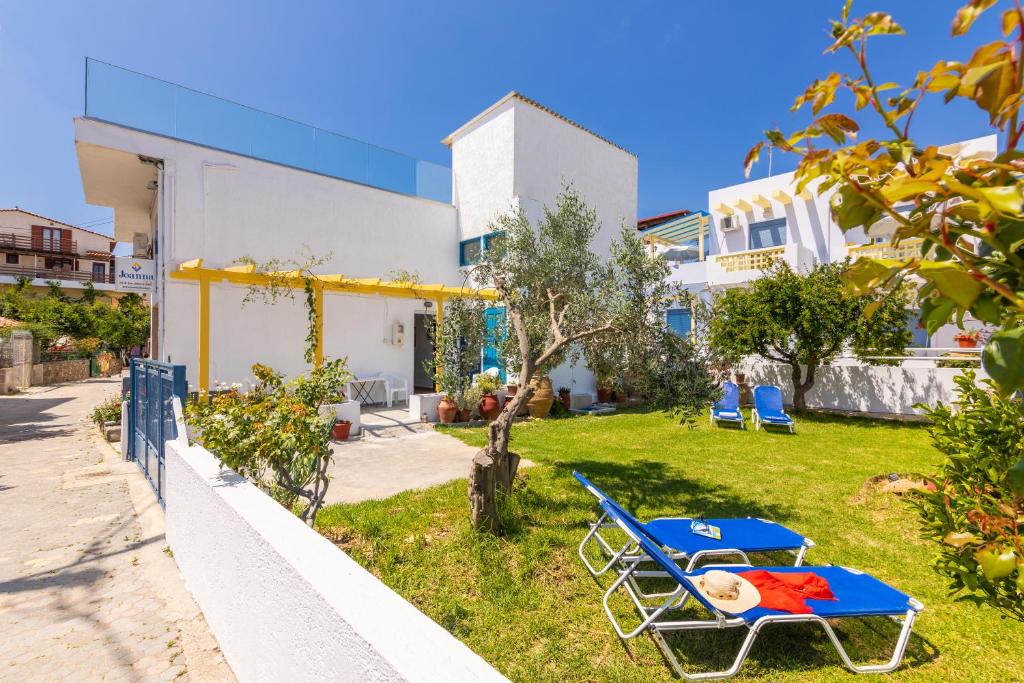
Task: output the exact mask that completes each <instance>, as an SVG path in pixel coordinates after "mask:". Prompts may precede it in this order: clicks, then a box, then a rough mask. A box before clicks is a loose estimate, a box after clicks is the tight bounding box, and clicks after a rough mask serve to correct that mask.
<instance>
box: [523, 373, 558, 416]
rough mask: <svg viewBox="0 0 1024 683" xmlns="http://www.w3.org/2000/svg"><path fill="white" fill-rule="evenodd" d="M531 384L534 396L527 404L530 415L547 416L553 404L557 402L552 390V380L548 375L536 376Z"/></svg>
mask: <svg viewBox="0 0 1024 683" xmlns="http://www.w3.org/2000/svg"><path fill="white" fill-rule="evenodd" d="M530 386H532V387H533V396H531V397H530V400H529V401H528V402H527V404H526V408H527V410H529V411H530V417H547V416H548V413H550V412H551V404H552V403H554V402H555V394H554V392H553V391H552V390H551V380H550V379H548V378H547V377H535V378H534V379H533V381H532V382H530Z"/></svg>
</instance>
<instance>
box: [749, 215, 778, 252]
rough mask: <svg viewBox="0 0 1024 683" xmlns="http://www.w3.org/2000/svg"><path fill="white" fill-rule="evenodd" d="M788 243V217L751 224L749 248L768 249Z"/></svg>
mask: <svg viewBox="0 0 1024 683" xmlns="http://www.w3.org/2000/svg"><path fill="white" fill-rule="evenodd" d="M785 243H786V219H785V218H776V219H773V220H770V221H761V222H760V223H751V224H750V244H749V246H748V247H747V248H748V249H768V248H769V247H781V246H783V245H784V244H785Z"/></svg>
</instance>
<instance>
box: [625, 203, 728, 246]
mask: <svg viewBox="0 0 1024 683" xmlns="http://www.w3.org/2000/svg"><path fill="white" fill-rule="evenodd" d="M710 230H711V217H710V215H709V214H708V212H707V211H697V212H694V213H691V214H688V215H686V216H682V217H681V218H676V219H674V220H670V221H666V222H664V223H659V224H658V225H655V226H652V227H650V228H646V229H644V230H641V231H640V234H641V235H643V237H644V239H649V240H650V241H651V242H654V243H656V244H657V243H660V244H686V243H688V242H693V241H695V240H697V239H698V237H699V236H700V233H702V232H703V233H704V237H705V238H706V237H707V236H708V234H709V232H710Z"/></svg>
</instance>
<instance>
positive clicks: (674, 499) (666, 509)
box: [551, 460, 792, 522]
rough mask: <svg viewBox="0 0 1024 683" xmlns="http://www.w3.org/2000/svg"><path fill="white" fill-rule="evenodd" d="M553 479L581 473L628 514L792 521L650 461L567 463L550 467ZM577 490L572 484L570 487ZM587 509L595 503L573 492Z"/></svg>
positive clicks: (784, 513)
mask: <svg viewBox="0 0 1024 683" xmlns="http://www.w3.org/2000/svg"><path fill="white" fill-rule="evenodd" d="M551 467H552V468H553V469H554V470H555V476H558V477H563V476H564V477H571V476H572V472H573V470H577V471H579V472H580V473H581V474H583V475H585V476H586V477H587V478H588V479H590V480H591V481H593V482H594V483H595V484H596V485H597V486H598V487H599V488H601V489H603V490H604V492H605V493H607V494H608V495H609V496H611V497H612V498H614V499H615V501H616V502H618V503H619V504H620V505H622V506H623V507H624V508H626V509H627V510H629V511H630V512H632V513H634V514H637V515H638V516H640V512H639V511H654V512H653V515H662V516H665V515H678V516H684V515H685V516H694V515H698V514H703V515H704V516H705V517H762V518H765V519H771V520H773V521H776V522H783V521H784V520H786V519H788V518H790V517H791V516H792V513H791V511H790V510H789V509H788V508H787V507H784V506H781V505H776V504H774V503H765V502H763V501H757V500H754V499H751V498H747V497H744V496H740V495H738V494H736V493H735V492H733V491H731V490H729V489H728V488H726V487H724V486H712V485H709V484H707V483H704V482H701V481H698V480H696V479H691V478H688V477H683V476H680V475H679V473H678V471H676V470H672V469H670V468H669V467H668V466H667V465H666V464H665V463H663V462H659V461H654V460H630V461H628V462H608V461H601V460H568V461H559V462H554V463H551ZM573 483H574V484H575V481H573ZM577 488H578V490H579V491H580V493H581V494H582V495H584V496H585V497H586V499H587V503H588V505H589V507H590V508H593V507H594V505H596V503H595V501H594V498H593V497H592V496H591V495H590V494H589V493H587V492H586V491H584V489H583V487H581V486H577Z"/></svg>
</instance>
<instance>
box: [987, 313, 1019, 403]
mask: <svg viewBox="0 0 1024 683" xmlns="http://www.w3.org/2000/svg"><path fill="white" fill-rule="evenodd" d="M981 363H982V366H983V367H984V368H985V372H987V373H988V374H989V376H991V377H992V379H994V380H995V381H996V383H997V384H998V385H999V389H1000V391H1002V393H1003V394H1004V395H1008V394H1011V393H1013V392H1014V391H1016V390H1017V389H1020V388H1022V387H1024V327H1017V328H1014V329H1010V330H1001V331H999V332H996V333H995V334H994V335H992V337H991V338H990V339H989V340H988V343H987V344H986V345H985V349H984V350H983V351H982V353H981Z"/></svg>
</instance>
